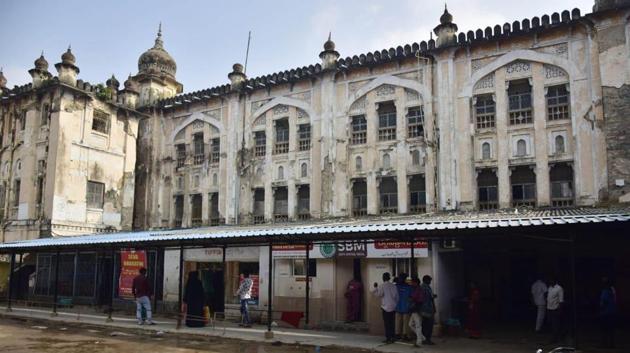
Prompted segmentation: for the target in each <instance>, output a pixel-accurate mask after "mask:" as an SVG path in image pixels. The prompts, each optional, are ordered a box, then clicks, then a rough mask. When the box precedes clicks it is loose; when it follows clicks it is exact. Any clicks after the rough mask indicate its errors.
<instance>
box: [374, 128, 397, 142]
mask: <svg viewBox="0 0 630 353" xmlns="http://www.w3.org/2000/svg"><path fill="white" fill-rule="evenodd" d="M395 139H396V127H385V128H379V129H378V140H379V141H391V140H395Z"/></svg>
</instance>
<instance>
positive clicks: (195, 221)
mask: <svg viewBox="0 0 630 353" xmlns="http://www.w3.org/2000/svg"><path fill="white" fill-rule="evenodd" d="M190 224H191V225H192V226H193V227H201V226H202V225H203V221H202V220H201V218H192V219H191V220H190Z"/></svg>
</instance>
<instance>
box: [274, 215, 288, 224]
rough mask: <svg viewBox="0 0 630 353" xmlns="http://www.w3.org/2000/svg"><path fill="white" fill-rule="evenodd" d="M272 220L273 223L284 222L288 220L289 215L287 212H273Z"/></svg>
mask: <svg viewBox="0 0 630 353" xmlns="http://www.w3.org/2000/svg"><path fill="white" fill-rule="evenodd" d="M273 221H274V222H275V223H286V222H288V221H289V215H288V214H274V215H273Z"/></svg>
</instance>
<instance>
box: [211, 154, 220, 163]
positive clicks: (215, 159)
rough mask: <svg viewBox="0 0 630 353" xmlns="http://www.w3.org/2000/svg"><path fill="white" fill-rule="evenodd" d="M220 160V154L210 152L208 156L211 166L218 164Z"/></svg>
mask: <svg viewBox="0 0 630 353" xmlns="http://www.w3.org/2000/svg"><path fill="white" fill-rule="evenodd" d="M220 158H221V153H220V152H212V153H211V154H210V163H212V164H218V163H219V160H220Z"/></svg>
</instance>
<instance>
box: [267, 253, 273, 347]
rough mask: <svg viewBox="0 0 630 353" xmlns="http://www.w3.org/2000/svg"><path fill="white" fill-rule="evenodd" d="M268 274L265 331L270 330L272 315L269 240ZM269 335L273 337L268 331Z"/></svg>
mask: <svg viewBox="0 0 630 353" xmlns="http://www.w3.org/2000/svg"><path fill="white" fill-rule="evenodd" d="M268 271H269V274H268V276H267V277H268V279H267V301H268V304H267V332H271V315H272V303H273V298H272V297H271V294H272V293H271V292H272V290H271V289H272V284H273V272H272V271H273V247H272V242H269V268H268ZM269 335H270V336H271V337H273V336H272V335H271V333H269Z"/></svg>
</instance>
